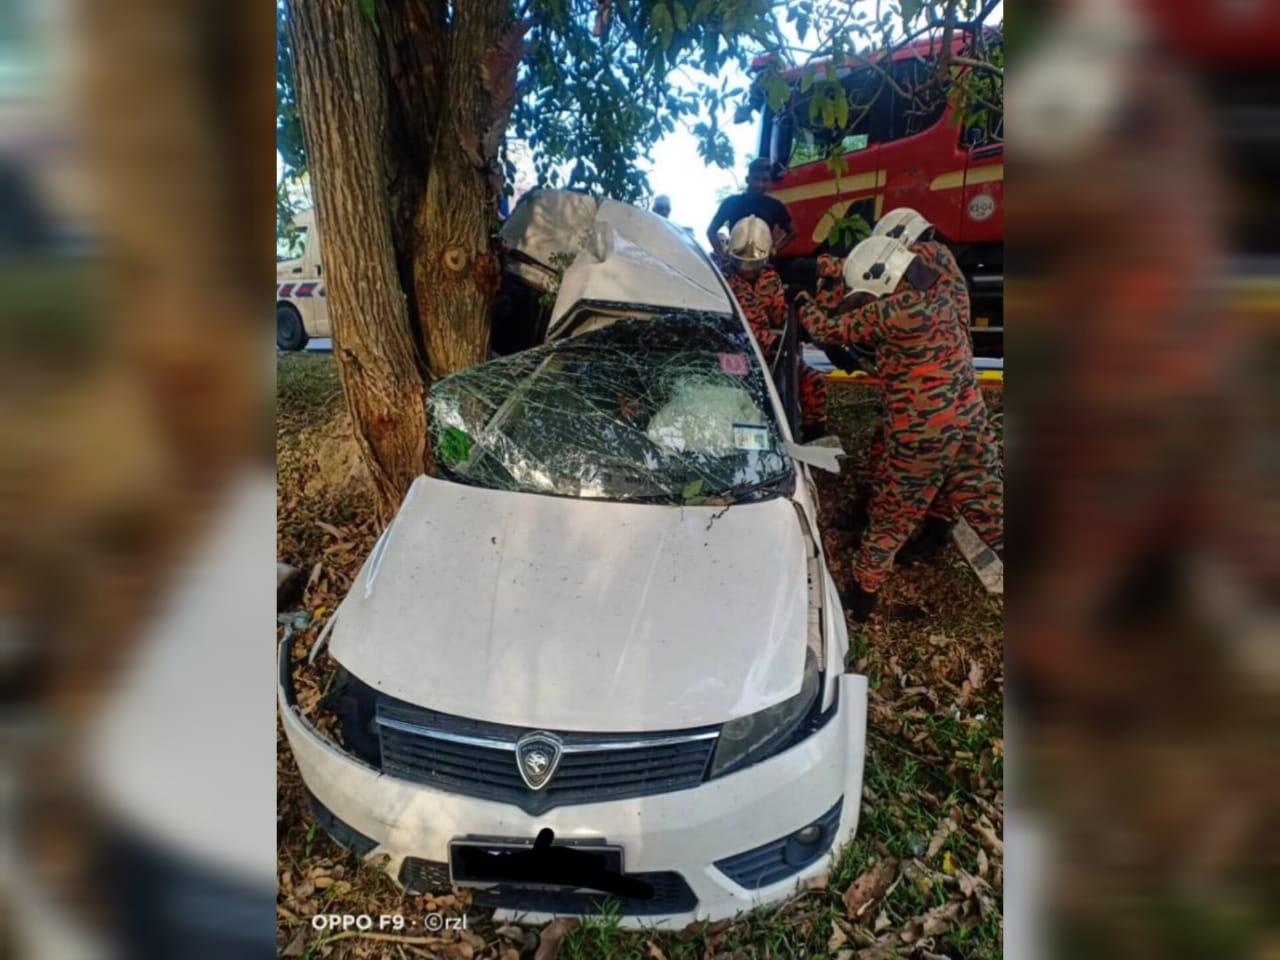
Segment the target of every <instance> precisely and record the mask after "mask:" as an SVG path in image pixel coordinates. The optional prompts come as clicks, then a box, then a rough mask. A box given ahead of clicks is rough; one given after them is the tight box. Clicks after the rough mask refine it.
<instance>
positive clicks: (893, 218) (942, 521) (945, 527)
mask: <svg viewBox="0 0 1280 960" xmlns="http://www.w3.org/2000/svg"><path fill="white" fill-rule="evenodd" d="M871 235H872V236H873V237H892V238H893V239H894V240H897V241H898V242H899V243H901V244H902V245H903V246H905V247H906V248H907V249H908V250H910V251H911V252H912V253H914V254H916V255H917V256H919V257H920V259H921V260H922V261H924V263H925V265H926V266H928V267H930V268H932V269H933V270H936V271H937V272H938V273H939V274H941V275H942V276H945V277H947V278H949V279H950V280H951V282H952V284H953V286H954V288H955V289H960V288H963V289H965V291H966V293H965V296H964V298H963V303H962V304H958V305H959V306H962V309H957V310H954V311H952V313H953V315H954V317H955V319H956V321H957V322H958V323H959V324H960V327H961V336H960V340H961V342H963V343H964V344H966V345H967V346H968V348H969V363H971V364H972V363H973V342H972V340H971V339H970V337H969V324H970V319H969V299H968V292H967V290H968V287H967V285H966V283H965V278H964V273H963V272H962V271H961V270H960V265H959V264H958V263H956V258H955V255H954V254H952V252H951V251H950V250H949V249H947V247H946V246H945V245H944V244H942V243H939V242H938V241H937V240H936V239H935V238H934V230H933V224H931V223H930V222H929V221H928V220H926V219H925V218H924V217H923V216H922V215H921V214H920V213H919V212H917V211H916V210H913V209H911V208H910V207H897V208H896V209H893V210H890V211H889V212H888V213H886V214H885V215H884V216H883V217H881V218H880V219H879V220H878V221H876V226H875V229H874V230H872V231H871ZM987 429H988V430H989V431H990V438H989V442H990V443H991V444H992V446H993V447H994V448H995V449H997V450H998V449H999V441H998V440H997V438H996V435H995V430H994V428H992V427H991V426H990V424H988V428H987ZM885 439H886V438H885V437H884V436H883V435H882V436H880V437H877V438H876V439H875V440H874V441H873V442H872V445H871V450H870V454H869V458H870V461H871V471H872V476H873V477H874V478H877V480H878V479H879V478H882V477H883V474H884V470H885V463H884V455H885V449H886V444H885ZM873 482H875V481H873ZM955 521H956V511H955V508H954V507H952V505H951V503H950V501H949V500H947V499H946V498H944V497H935V498H934V501H933V503H931V504H930V505H929V510H928V512H927V513H926V514H925V520H924V525H923V526H922V527H921V529H920V532H919V534H918V535H917V536H916V537H915V538H914V539H912V540H911V541H909V542H908V543H907V544H906V546H905V547H904V548H903V550H902V552H901V553H899V555H898V558H899V560H905V561H907V562H910V561H911V560H917V559H921V560H922V559H927V558H929V557H931V556H933V555H935V554H936V553H937V552H938V551H939V550H941V549H942V548H943V547H944V546H945V545H946V543H947V541H948V540H950V539H951V528H952V527H953V526H954V525H955Z"/></svg>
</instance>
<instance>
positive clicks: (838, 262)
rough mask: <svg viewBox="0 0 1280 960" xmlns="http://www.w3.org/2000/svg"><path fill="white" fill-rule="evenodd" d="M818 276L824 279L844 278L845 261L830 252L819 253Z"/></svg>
mask: <svg viewBox="0 0 1280 960" xmlns="http://www.w3.org/2000/svg"><path fill="white" fill-rule="evenodd" d="M818 276H819V277H821V278H822V279H823V280H843V279H844V261H843V260H842V259H840V258H839V257H833V256H831V254H829V253H820V254H818Z"/></svg>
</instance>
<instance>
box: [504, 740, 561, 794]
mask: <svg viewBox="0 0 1280 960" xmlns="http://www.w3.org/2000/svg"><path fill="white" fill-rule="evenodd" d="M563 751H564V744H562V743H561V742H560V738H559V737H557V736H555V735H554V734H550V733H544V732H543V731H541V730H538V731H536V732H534V733H526V734H525V735H524V736H523V737H521V738H520V739H519V740H517V741H516V767H517V768H518V769H519V770H520V776H521V778H522V779H523V780H524V782H525V785H526V786H527V787H528V788H529V789H530V790H541V789H542V788H543V787H545V786H546V785H547V781H549V780H550V779H551V777H552V775H553V774H554V773H555V772H556V767H558V766H559V765H560V754H561V753H562V752H563Z"/></svg>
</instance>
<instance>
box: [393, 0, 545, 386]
mask: <svg viewBox="0 0 1280 960" xmlns="http://www.w3.org/2000/svg"><path fill="white" fill-rule="evenodd" d="M455 11H456V13H455V16H454V21H453V24H452V25H451V27H450V36H449V44H448V48H447V54H446V55H447V58H448V59H447V67H446V77H447V81H446V85H447V100H446V105H445V109H444V111H443V112H442V114H441V115H440V119H439V126H438V127H437V130H436V136H435V140H434V143H433V144H432V161H431V172H430V174H429V176H428V179H427V187H426V190H425V192H424V193H423V196H422V202H421V204H420V205H419V207H418V211H417V214H416V216H415V218H414V225H413V226H414V243H413V246H414V265H413V275H414V276H413V279H414V291H415V299H416V302H417V309H418V317H419V318H420V320H421V323H422V332H423V335H424V337H425V339H426V354H427V362H428V366H429V369H430V371H431V375H432V376H434V377H438V376H443V375H444V374H447V373H451V372H453V371H454V370H460V369H462V368H463V367H468V366H471V365H472V364H475V363H479V362H481V361H483V360H484V359H486V357H487V355H488V351H489V305H490V303H491V302H492V300H493V296H494V294H495V293H496V292H497V287H498V276H499V273H498V270H499V267H498V260H497V257H496V255H495V253H494V251H493V250H492V249H491V246H490V235H491V232H492V230H491V225H492V223H493V220H494V219H495V217H496V215H497V209H496V202H497V191H496V181H495V179H493V178H492V176H491V171H492V164H493V162H494V159H495V156H496V153H497V144H498V136H500V135H501V132H502V131H503V130H504V129H505V128H506V123H507V116H508V114H509V112H510V100H511V98H512V97H513V96H514V83H515V69H514V67H515V61H516V60H517V59H518V56H519V43H520V38H521V37H522V36H523V30H515V31H512V30H511V12H510V4H509V2H508V0H468V2H467V3H463V4H458V5H457V7H455Z"/></svg>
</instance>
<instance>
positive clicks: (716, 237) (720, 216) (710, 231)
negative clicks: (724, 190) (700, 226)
mask: <svg viewBox="0 0 1280 960" xmlns="http://www.w3.org/2000/svg"><path fill="white" fill-rule="evenodd" d="M728 202H729V201H728V200H727V199H725V200H721V201H720V206H718V207H716V214H715V216H714V217H712V218H711V225H710V226H708V227H707V240H708V241H709V242H710V243H711V249H712V250H714V251H715V252H716V253H720V228H721V227H722V226H724V222H725V221H726V220H728V219H729V217H728V215H727V214H726V213H725V209H724V207H725V204H726V203H728Z"/></svg>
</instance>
